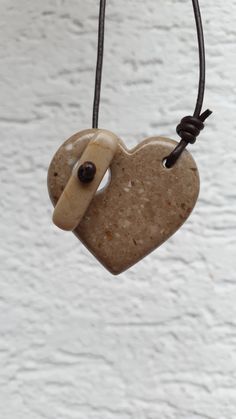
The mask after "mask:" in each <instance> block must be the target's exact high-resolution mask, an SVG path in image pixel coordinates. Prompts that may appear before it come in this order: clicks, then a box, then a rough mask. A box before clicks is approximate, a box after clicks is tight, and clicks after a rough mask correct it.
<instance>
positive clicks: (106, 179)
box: [96, 169, 111, 194]
mask: <svg viewBox="0 0 236 419" xmlns="http://www.w3.org/2000/svg"><path fill="white" fill-rule="evenodd" d="M110 181H111V171H110V169H107V171H106V173H105V175H104V176H103V178H102V181H101V183H100V185H99V187H98V189H97V192H96V193H97V194H98V193H99V192H101V191H103V190H104V189H106V188H107V186H108V185H109V183H110Z"/></svg>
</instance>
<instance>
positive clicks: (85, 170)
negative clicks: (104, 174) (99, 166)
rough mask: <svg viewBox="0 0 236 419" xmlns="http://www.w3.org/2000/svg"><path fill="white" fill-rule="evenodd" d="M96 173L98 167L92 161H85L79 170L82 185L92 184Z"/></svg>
mask: <svg viewBox="0 0 236 419" xmlns="http://www.w3.org/2000/svg"><path fill="white" fill-rule="evenodd" d="M95 173H96V166H95V164H94V163H93V162H91V161H85V162H84V163H83V164H81V166H80V167H79V169H78V178H79V180H80V182H82V183H89V182H92V180H93V179H94V176H95Z"/></svg>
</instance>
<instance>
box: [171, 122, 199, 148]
mask: <svg viewBox="0 0 236 419" xmlns="http://www.w3.org/2000/svg"><path fill="white" fill-rule="evenodd" d="M203 128H204V123H203V121H201V120H200V119H198V118H196V117H194V116H185V117H184V118H183V119H181V122H180V124H179V125H178V126H177V128H176V131H177V134H178V135H179V136H180V138H182V140H184V141H185V142H186V143H190V144H194V143H195V141H196V139H197V137H198V135H199V134H200V132H201V131H202V130H203Z"/></svg>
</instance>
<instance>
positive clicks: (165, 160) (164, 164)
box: [162, 157, 171, 170]
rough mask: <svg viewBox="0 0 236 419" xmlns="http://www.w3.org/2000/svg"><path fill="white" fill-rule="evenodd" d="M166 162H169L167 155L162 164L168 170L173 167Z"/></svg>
mask: <svg viewBox="0 0 236 419" xmlns="http://www.w3.org/2000/svg"><path fill="white" fill-rule="evenodd" d="M166 162H167V157H165V158H164V159H163V160H162V166H163V167H164V168H165V169H167V170H169V169H171V167H168V166H166Z"/></svg>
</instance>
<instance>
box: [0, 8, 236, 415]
mask: <svg viewBox="0 0 236 419" xmlns="http://www.w3.org/2000/svg"><path fill="white" fill-rule="evenodd" d="M201 5H202V12H203V17H204V23H205V32H206V45H207V61H208V78H207V94H206V101H205V107H210V108H212V109H213V110H214V116H213V117H212V118H211V119H210V120H209V122H208V123H207V128H206V130H205V132H204V133H203V134H202V135H201V136H200V137H199V140H198V141H197V143H196V144H195V145H194V146H192V147H191V151H192V152H193V154H194V156H195V158H196V160H197V162H198V165H199V168H200V173H201V181H202V186H201V195H200V199H199V202H198V204H197V207H196V210H195V212H194V214H193V215H192V217H191V218H190V220H189V221H188V222H187V224H186V225H185V226H184V228H182V229H181V231H180V232H178V233H177V234H176V235H175V236H174V237H173V238H172V239H171V240H170V241H169V242H168V243H166V244H165V245H164V246H163V247H162V248H160V249H159V250H158V251H156V252H154V253H153V254H152V255H151V256H149V257H147V258H146V259H145V260H144V261H142V262H141V263H139V264H138V265H136V266H135V267H134V268H132V269H131V270H129V271H128V272H127V273H124V274H122V275H121V276H119V277H112V276H111V275H110V274H109V273H108V272H106V271H105V270H104V269H103V268H102V267H101V266H100V265H99V264H98V263H97V262H96V260H95V259H94V258H93V257H92V256H91V255H90V254H89V253H88V251H87V250H86V249H85V248H84V247H83V246H82V245H81V244H80V243H79V242H78V241H77V239H76V238H75V237H74V236H73V235H72V234H70V233H68V234H67V233H63V232H61V231H59V230H58V229H57V228H56V227H54V226H53V224H52V223H51V214H52V207H51V204H50V202H49V199H48V196H47V189H46V176H47V167H48V164H49V162H50V159H51V157H52V155H53V153H54V152H55V150H56V149H57V147H58V146H59V145H60V144H61V142H62V141H64V140H65V139H66V138H67V137H69V136H70V135H71V134H73V133H74V132H76V131H79V130H81V129H84V128H89V127H90V123H91V122H90V121H91V107H92V100H93V81H94V66H95V55H94V54H95V49H96V29H97V14H98V1H96V0H86V1H83V0H70V1H69V0H67V1H65V0H41V1H32V0H21V1H16V0H1V2H0V132H1V141H0V144H1V148H0V156H1V159H0V177H1V192H0V194H1V227H0V240H1V250H0V258H1V264H0V270H1V282H0V307H1V316H0V329H1V341H0V386H1V389H0V417H1V419H13V418H14V419H235V418H236V278H235V270H236V259H235V250H236V237H235V236H236V222H235V213H236V188H235V179H236V139H235V136H236V32H235V20H236V1H235V0H227V2H226V1H225V2H220V1H218V2H216V1H214V0H204V1H203V0H202V1H201ZM197 77H198V73H197V50H196V38H195V31H194V23H193V15H192V9H191V1H190V0H189V1H187V0H182V1H176V0H158V1H155V0H149V1H145V2H144V1H141V0H130V1H127V0H119V1H115V0H110V1H108V9H107V38H106V56H105V67H104V79H103V80H104V83H103V95H102V108H101V119H100V123H101V126H102V127H104V128H107V129H110V130H112V131H114V132H115V133H117V134H118V135H119V136H121V137H122V138H123V139H124V140H125V141H126V142H127V145H128V146H130V147H131V146H132V145H135V144H136V143H137V142H138V141H140V140H142V139H143V138H144V137H146V136H150V135H166V136H170V137H172V138H177V137H176V134H175V126H176V124H177V123H178V122H179V120H180V118H181V117H183V116H184V115H185V114H188V113H191V112H192V109H193V107H194V100H195V94H196V87H197Z"/></svg>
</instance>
